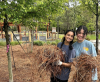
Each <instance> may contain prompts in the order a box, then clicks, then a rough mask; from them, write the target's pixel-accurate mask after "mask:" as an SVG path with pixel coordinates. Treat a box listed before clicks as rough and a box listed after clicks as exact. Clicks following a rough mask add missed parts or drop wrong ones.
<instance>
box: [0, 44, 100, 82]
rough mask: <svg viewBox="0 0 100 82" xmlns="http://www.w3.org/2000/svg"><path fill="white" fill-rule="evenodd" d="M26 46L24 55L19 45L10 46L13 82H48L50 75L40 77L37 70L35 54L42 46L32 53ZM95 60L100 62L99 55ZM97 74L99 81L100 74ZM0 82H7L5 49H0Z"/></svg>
mask: <svg viewBox="0 0 100 82" xmlns="http://www.w3.org/2000/svg"><path fill="white" fill-rule="evenodd" d="M27 46H28V45H23V47H24V50H25V52H29V53H28V54H25V52H24V51H23V49H22V48H21V47H20V46H19V45H16V46H12V51H13V52H12V51H11V59H12V69H13V80H14V82H50V73H47V72H46V71H44V72H43V73H42V74H41V75H40V74H39V72H38V69H37V68H38V61H39V60H38V57H37V56H36V55H35V54H36V52H37V49H39V48H42V46H34V47H33V53H30V50H31V46H30V45H29V46H28V47H27ZM49 47H52V46H49ZM12 53H13V56H12ZM99 54H100V52H99ZM13 57H14V61H13ZM97 59H98V61H99V62H100V55H98V57H97ZM14 62H15V66H14ZM98 74H99V75H98V76H99V79H100V72H99V73H98ZM0 82H9V73H8V59H7V53H6V47H0ZM98 82H100V81H98Z"/></svg>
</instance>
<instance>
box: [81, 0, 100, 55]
mask: <svg viewBox="0 0 100 82" xmlns="http://www.w3.org/2000/svg"><path fill="white" fill-rule="evenodd" d="M80 2H81V3H82V5H83V6H84V7H86V8H87V9H88V10H89V11H90V12H92V13H93V14H94V15H95V16H96V52H97V54H98V18H99V15H100V12H99V7H100V6H99V3H100V0H82V1H80Z"/></svg>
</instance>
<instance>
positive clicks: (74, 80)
mask: <svg viewBox="0 0 100 82" xmlns="http://www.w3.org/2000/svg"><path fill="white" fill-rule="evenodd" d="M73 62H76V65H75V66H74V65H72V67H71V72H70V74H69V79H68V82H91V81H92V77H93V76H94V74H95V73H96V69H97V66H98V62H97V60H96V58H95V57H92V56H91V55H87V54H81V55H80V56H79V57H77V58H76V59H75V60H74V61H73Z"/></svg>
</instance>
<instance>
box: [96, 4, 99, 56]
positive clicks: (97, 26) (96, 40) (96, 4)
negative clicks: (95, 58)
mask: <svg viewBox="0 0 100 82" xmlns="http://www.w3.org/2000/svg"><path fill="white" fill-rule="evenodd" d="M98 17H99V15H98V3H96V52H97V54H98Z"/></svg>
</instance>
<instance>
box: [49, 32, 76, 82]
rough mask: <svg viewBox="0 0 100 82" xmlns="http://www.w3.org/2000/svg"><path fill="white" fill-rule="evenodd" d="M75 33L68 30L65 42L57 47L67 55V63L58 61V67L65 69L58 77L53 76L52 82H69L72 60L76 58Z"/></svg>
mask: <svg viewBox="0 0 100 82" xmlns="http://www.w3.org/2000/svg"><path fill="white" fill-rule="evenodd" d="M74 35H75V34H74V32H73V31H71V30H67V31H66V33H65V35H64V38H63V41H62V42H60V43H58V45H57V47H59V48H61V49H62V51H63V53H64V54H65V62H61V61H60V60H58V61H57V62H56V65H62V66H63V69H62V72H61V74H60V75H57V76H56V77H53V75H52V76H51V82H67V81H68V78H69V73H70V67H71V62H72V60H71V59H72V58H75V50H74V49H73V47H72V44H73V39H74Z"/></svg>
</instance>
